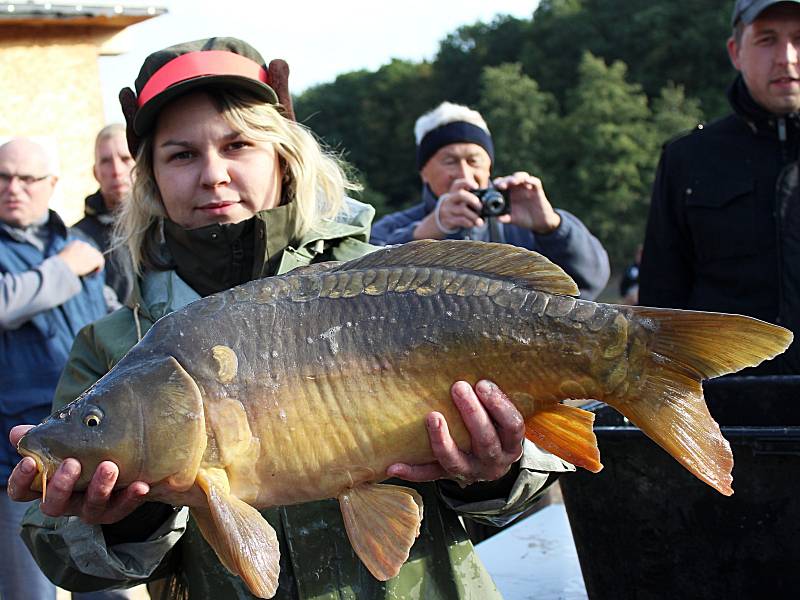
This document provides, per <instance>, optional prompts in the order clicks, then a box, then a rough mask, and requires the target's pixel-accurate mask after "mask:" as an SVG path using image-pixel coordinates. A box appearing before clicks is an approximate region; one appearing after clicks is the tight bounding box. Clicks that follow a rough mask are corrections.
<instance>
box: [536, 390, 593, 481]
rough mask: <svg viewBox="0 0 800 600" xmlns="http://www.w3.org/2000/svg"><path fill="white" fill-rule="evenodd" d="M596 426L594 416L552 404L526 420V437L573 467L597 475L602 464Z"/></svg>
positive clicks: (562, 405) (569, 407) (565, 406)
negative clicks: (594, 425)
mask: <svg viewBox="0 0 800 600" xmlns="http://www.w3.org/2000/svg"><path fill="white" fill-rule="evenodd" d="M593 424H594V413H591V412H589V411H588V410H583V409H581V408H577V407H574V406H567V405H565V404H553V405H552V406H548V407H547V408H545V409H542V410H538V411H536V412H535V413H533V414H532V415H531V416H530V417H528V418H527V419H525V437H526V438H528V439H529V440H530V441H532V442H533V443H534V444H536V445H537V446H539V447H541V448H544V449H545V450H547V451H548V452H552V453H553V454H555V455H556V456H558V457H560V458H563V459H564V460H566V461H569V462H571V463H572V464H573V465H575V466H577V467H583V468H584V469H588V470H589V471H592V472H593V473H597V472H598V471H600V470H601V469H602V468H603V465H602V464H601V463H600V450H599V449H598V447H597V438H596V437H595V435H594V429H593V428H592V425H593Z"/></svg>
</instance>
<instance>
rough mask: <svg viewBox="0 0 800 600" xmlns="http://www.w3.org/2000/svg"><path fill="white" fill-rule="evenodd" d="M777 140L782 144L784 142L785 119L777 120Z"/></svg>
mask: <svg viewBox="0 0 800 600" xmlns="http://www.w3.org/2000/svg"><path fill="white" fill-rule="evenodd" d="M778 139H779V140H780V141H782V142H785V141H786V117H779V118H778Z"/></svg>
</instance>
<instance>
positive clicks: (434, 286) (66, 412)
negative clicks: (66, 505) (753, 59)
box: [19, 241, 792, 597]
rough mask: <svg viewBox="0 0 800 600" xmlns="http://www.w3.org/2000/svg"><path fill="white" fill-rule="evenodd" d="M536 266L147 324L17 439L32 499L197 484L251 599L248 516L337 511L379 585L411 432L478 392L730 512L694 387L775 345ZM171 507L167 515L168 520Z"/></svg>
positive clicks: (257, 538) (501, 256)
mask: <svg viewBox="0 0 800 600" xmlns="http://www.w3.org/2000/svg"><path fill="white" fill-rule="evenodd" d="M575 294H577V287H576V286H575V283H574V282H573V281H572V280H571V279H570V278H569V277H568V276H567V275H566V274H565V273H564V272H563V271H562V270H561V269H560V268H558V267H557V266H555V265H554V264H552V263H551V262H550V261H548V260H547V259H545V258H543V257H542V256H540V255H538V254H536V253H533V252H529V251H527V250H523V249H520V248H515V247H512V246H507V245H496V244H486V243H481V242H469V241H438V242H434V241H420V242H412V243H409V244H406V245H403V246H397V247H390V248H384V249H381V250H378V251H376V252H374V253H373V254H369V255H367V256H365V257H363V258H360V259H357V260H353V261H350V262H347V263H341V264H332V263H326V264H322V265H316V266H312V267H307V268H305V269H298V270H296V271H294V272H291V273H289V274H287V275H284V276H281V277H271V278H267V279H261V280H258V281H253V282H251V283H248V284H246V285H242V286H240V287H236V288H233V289H231V290H228V291H226V292H222V293H220V294H216V295H213V296H210V297H208V298H205V299H202V300H198V301H197V302H194V303H192V304H190V305H188V306H186V307H185V308H183V309H182V310H179V311H176V312H174V313H172V314H170V315H169V316H166V317H164V318H163V319H161V320H159V321H158V322H157V323H156V324H155V325H154V326H153V327H152V329H151V330H150V331H149V332H148V333H147V335H146V336H145V337H144V339H143V340H142V341H141V342H140V343H139V344H137V345H136V346H135V347H134V348H132V349H131V351H130V352H129V353H128V354H127V355H126V356H125V357H124V358H123V359H122V360H121V361H120V362H119V363H118V364H117V365H116V366H115V367H114V368H113V369H112V370H111V371H110V372H109V373H108V374H107V375H105V376H104V377H103V378H102V379H100V380H99V381H98V382H97V383H96V384H95V385H93V386H92V387H91V388H90V389H89V390H87V391H86V392H85V393H83V394H82V395H81V396H80V397H79V398H77V399H76V400H75V401H74V402H72V403H71V404H69V405H68V406H66V407H65V408H64V409H62V410H60V411H58V412H56V413H55V414H53V415H52V416H50V417H49V418H48V419H46V420H45V421H44V422H43V423H42V424H40V425H38V426H37V427H36V428H34V429H32V430H30V431H29V432H28V433H27V434H26V435H25V436H24V437H23V438H22V440H21V441H20V443H19V452H20V453H21V454H23V455H26V456H32V457H33V458H34V459H35V461H36V463H37V467H38V469H39V471H40V473H39V477H40V481H41V479H43V480H44V484H45V485H46V480H47V477H48V476H49V475H50V474H52V473H53V472H54V470H55V469H56V468H57V466H58V464H59V463H60V462H61V461H62V460H63V459H64V458H66V457H75V458H77V459H78V460H79V461H80V462H81V463H82V465H83V471H82V476H81V481H80V485H81V486H84V487H85V485H86V484H87V483H88V478H89V477H90V475H91V474H92V473H93V472H94V470H95V467H96V466H97V464H98V463H100V462H101V461H103V460H111V461H114V462H115V463H117V464H118V465H119V468H120V481H119V485H127V484H129V483H130V482H132V481H134V480H142V481H146V482H149V483H156V482H168V483H170V484H171V485H172V486H174V487H175V488H177V489H179V490H186V489H188V488H189V487H191V486H192V485H193V484H194V483H197V484H198V485H199V486H200V488H202V490H203V491H204V492H205V493H206V495H207V498H208V510H198V509H192V512H193V514H194V516H195V518H196V520H197V521H198V523H199V525H200V528H201V530H202V532H203V534H204V536H205V538H206V540H208V542H209V544H210V545H211V546H212V547H213V548H214V549H215V551H216V552H217V555H218V556H219V558H220V560H221V561H222V562H223V564H225V565H226V566H227V567H228V568H229V569H230V570H231V571H232V572H233V573H236V574H239V575H240V576H241V577H242V578H243V579H244V581H245V582H246V583H247V585H248V586H249V588H250V590H251V591H252V592H253V593H254V594H255V595H257V596H261V597H271V596H272V595H273V594H274V593H275V590H276V587H277V581H278V573H277V571H278V559H279V556H278V544H277V541H276V536H275V532H274V531H273V530H272V528H271V527H270V526H269V524H268V523H267V522H266V521H265V520H264V519H263V518H262V517H261V515H260V514H259V513H258V511H256V510H255V508H253V507H258V508H263V507H269V506H275V505H287V504H293V503H300V502H307V501H311V500H318V499H323V498H338V499H339V503H340V507H341V510H342V513H343V517H344V521H345V523H346V527H347V531H348V535H349V537H350V541H351V543H352V545H353V548H354V549H355V551H356V553H357V554H358V556H359V557H360V558H361V560H362V561H363V562H364V563H365V565H366V566H367V568H368V569H369V570H370V571H371V572H372V574H373V575H374V576H375V577H377V578H379V579H382V580H385V579H388V578H390V577H392V576H394V575H395V574H396V573H397V572H398V570H399V568H400V567H401V566H402V564H403V563H404V562H405V560H406V559H407V558H408V554H409V549H410V547H411V545H412V544H413V542H414V539H415V537H416V535H417V533H418V531H419V523H420V521H421V519H422V505H421V499H420V497H419V495H418V494H417V493H416V492H415V491H413V490H411V489H408V488H404V487H400V486H390V485H385V484H380V482H381V481H382V480H384V479H386V469H387V467H388V466H389V465H391V464H392V463H395V462H405V463H425V462H429V461H431V460H432V459H433V455H432V451H431V448H430V445H429V442H428V434H427V431H426V428H425V424H424V422H425V415H426V414H428V413H429V412H430V411H432V410H436V411H440V412H441V413H443V414H444V415H445V417H446V418H447V421H448V424H449V425H450V428H451V432H452V433H453V435H454V437H455V439H456V441H457V442H458V444H459V446H460V447H461V448H462V449H465V450H467V449H468V447H469V436H468V434H467V432H466V429H465V427H464V426H463V423H462V421H461V419H460V416H459V413H458V411H457V410H456V408H455V407H454V405H453V404H452V402H451V399H450V394H449V389H450V386H451V384H452V383H453V382H454V381H456V380H460V379H464V380H467V381H470V382H473V383H474V382H475V381H477V380H478V379H483V378H485V379H490V380H493V381H494V382H496V383H497V384H498V385H499V386H500V388H501V389H503V390H504V391H505V392H506V393H507V394H508V395H509V397H510V398H511V400H512V401H513V402H514V404H515V405H516V406H517V408H518V409H519V410H520V411H521V412H522V414H523V416H524V417H525V424H526V436H527V437H528V438H529V439H530V440H532V441H534V442H535V443H536V444H538V445H539V446H541V447H543V448H545V449H547V450H549V451H550V452H552V453H554V454H556V455H558V456H560V457H562V458H564V459H565V460H568V461H570V462H572V463H574V464H576V465H579V466H581V467H584V468H586V469H589V470H591V471H598V470H600V468H601V464H600V461H599V452H598V449H597V444H596V439H595V437H594V433H593V431H592V422H593V415H592V414H591V413H589V412H586V411H583V410H581V409H580V408H576V407H574V406H571V405H565V404H563V403H562V401H563V400H566V399H583V398H586V399H590V398H591V399H597V400H602V401H604V402H606V403H608V404H609V405H611V406H613V407H614V408H616V409H617V410H619V411H620V412H621V413H622V414H624V415H625V416H626V417H628V419H630V420H631V421H632V422H633V423H635V424H636V425H638V426H639V428H641V429H642V431H644V432H645V433H646V434H647V435H648V436H650V437H651V438H652V439H653V440H655V441H656V443H658V444H659V445H661V446H662V447H663V448H664V449H665V450H666V451H667V452H669V453H670V454H671V455H672V456H674V457H675V458H676V459H677V460H678V461H679V462H680V463H681V464H682V465H684V466H685V467H686V468H687V469H688V470H689V471H691V472H692V473H693V474H694V475H696V476H697V477H699V478H700V479H701V480H703V481H705V482H707V483H708V484H709V485H711V486H713V487H714V488H716V489H717V490H719V491H720V492H722V493H723V494H726V495H728V494H731V493H733V491H732V489H731V469H732V467H733V457H732V455H731V450H730V446H729V445H728V443H727V441H726V440H725V439H724V438H723V437H722V435H721V433H720V429H719V427H718V425H717V424H716V422H715V421H714V420H713V419H712V418H711V415H710V414H709V412H708V409H707V407H706V405H705V401H704V399H703V392H702V388H701V385H700V382H701V381H702V380H703V379H707V378H709V377H715V376H718V375H722V374H725V373H730V372H732V371H736V370H739V369H741V368H743V367H746V366H751V365H756V364H758V363H760V362H761V361H763V360H765V359H768V358H771V357H773V356H775V355H776V354H779V353H780V352H782V351H783V350H785V349H786V347H787V346H788V345H789V343H790V342H791V340H792V334H791V333H790V332H789V331H787V330H786V329H783V328H781V327H778V326H775V325H771V324H768V323H764V322H762V321H758V320H756V319H752V318H749V317H743V316H738V315H724V314H713V313H702V312H690V311H677V310H664V309H661V310H660V309H654V308H643V307H622V306H614V305H607V304H597V303H594V302H588V301H584V300H577V299H576V298H574V297H573V296H574V295H575ZM173 501H174V500H173Z"/></svg>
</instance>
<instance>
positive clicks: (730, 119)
mask: <svg viewBox="0 0 800 600" xmlns="http://www.w3.org/2000/svg"><path fill="white" fill-rule="evenodd" d="M740 121H741V119H739V118H738V117H736V116H735V115H733V114H731V115H727V116H725V117H721V118H719V119H715V120H713V121H711V122H709V123H705V122H701V123H698V124H697V125H695V126H694V127H692V128H691V129H687V130H684V131H682V132H680V133H678V134H677V135H675V136H673V137H672V138H670V139H669V140H667V141H666V142H665V143H664V145H663V148H664V150H665V151H668V152H690V151H705V149H706V148H707V147H708V146H710V145H717V144H720V143H724V140H725V138H727V137H728V136H730V135H731V134H737V133H739V129H740V127H741V123H740Z"/></svg>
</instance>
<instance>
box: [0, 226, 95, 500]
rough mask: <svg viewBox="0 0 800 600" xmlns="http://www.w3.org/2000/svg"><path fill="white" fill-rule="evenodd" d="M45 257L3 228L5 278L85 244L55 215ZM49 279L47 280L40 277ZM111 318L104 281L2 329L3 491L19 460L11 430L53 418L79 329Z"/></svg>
mask: <svg viewBox="0 0 800 600" xmlns="http://www.w3.org/2000/svg"><path fill="white" fill-rule="evenodd" d="M46 227H47V228H48V230H49V235H48V236H47V238H48V241H47V243H46V245H45V247H44V251H41V250H39V249H38V248H36V247H35V246H33V245H32V244H30V243H27V242H25V241H21V240H18V239H16V238H14V237H12V236H11V235H9V233H8V232H7V231H6V230H5V229H3V228H0V273H2V274H5V273H23V272H25V271H30V270H34V269H37V268H38V267H39V266H40V265H41V264H42V262H44V260H45V259H46V258H49V257H51V256H55V255H56V254H58V253H59V252H60V251H61V250H63V249H64V246H66V244H67V243H68V242H69V241H72V240H74V239H82V238H81V237H80V234H77V235H76V234H75V233H73V232H68V231H67V228H66V227H65V226H64V223H63V221H61V219H60V218H59V217H58V215H56V213H54V212H52V211H50V218H49V220H48V222H47V225H46ZM41 276H42V277H44V275H41ZM105 313H106V304H105V300H104V299H103V275H102V273H101V274H97V275H90V276H87V277H81V278H80V291H78V293H76V294H74V295H73V296H72V297H70V298H69V299H68V300H67V301H66V302H63V303H62V304H60V305H59V306H55V307H53V308H50V309H48V310H43V311H41V312H39V313H37V314H36V315H34V316H33V317H32V318H30V319H29V320H27V321H26V322H25V323H22V324H21V325H20V326H19V327H15V328H8V329H4V328H0V427H2V432H3V440H0V485H5V484H6V482H7V481H8V476H9V475H10V474H11V469H12V468H13V467H14V465H15V464H16V463H17V461H18V460H19V456H18V455H17V452H16V450H15V449H14V448H12V447H11V444H9V442H8V438H7V434H8V431H9V429H11V427H13V426H14V425H18V424H20V423H38V422H39V421H41V420H42V419H44V418H45V417H46V416H47V415H49V414H50V405H51V403H52V401H53V392H54V391H55V389H56V384H57V383H58V379H59V377H60V375H61V370H62V369H63V368H64V365H65V364H66V362H67V356H68V355H69V350H70V347H71V346H72V341H73V340H74V339H75V336H76V335H77V334H78V332H79V331H80V329H81V328H82V327H83V326H84V325H87V324H88V323H91V322H92V321H94V320H95V319H99V318H100V317H102V316H103V315H105Z"/></svg>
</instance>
